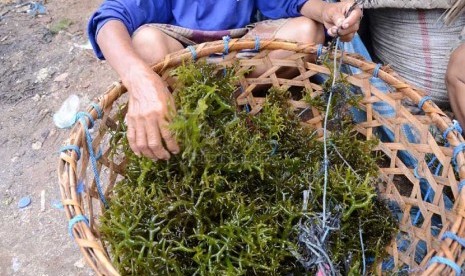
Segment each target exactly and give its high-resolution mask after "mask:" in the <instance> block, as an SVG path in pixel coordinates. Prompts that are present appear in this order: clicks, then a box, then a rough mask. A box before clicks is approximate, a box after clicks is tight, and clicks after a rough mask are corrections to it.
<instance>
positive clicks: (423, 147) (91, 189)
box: [58, 39, 465, 275]
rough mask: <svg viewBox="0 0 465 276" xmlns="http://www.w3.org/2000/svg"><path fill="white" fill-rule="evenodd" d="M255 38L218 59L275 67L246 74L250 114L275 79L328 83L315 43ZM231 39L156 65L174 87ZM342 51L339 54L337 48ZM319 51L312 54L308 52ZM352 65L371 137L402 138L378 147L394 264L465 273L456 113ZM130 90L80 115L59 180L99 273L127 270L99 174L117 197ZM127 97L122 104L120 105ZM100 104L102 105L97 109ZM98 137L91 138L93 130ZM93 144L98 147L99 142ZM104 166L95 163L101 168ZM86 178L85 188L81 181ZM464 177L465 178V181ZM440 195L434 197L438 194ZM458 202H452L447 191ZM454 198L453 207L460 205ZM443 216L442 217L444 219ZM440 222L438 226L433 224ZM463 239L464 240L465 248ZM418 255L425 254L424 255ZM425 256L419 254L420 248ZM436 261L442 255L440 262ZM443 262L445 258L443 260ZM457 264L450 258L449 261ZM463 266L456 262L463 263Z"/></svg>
mask: <svg viewBox="0 0 465 276" xmlns="http://www.w3.org/2000/svg"><path fill="white" fill-rule="evenodd" d="M256 46H257V45H256V41H253V40H236V39H232V40H230V41H229V44H228V48H229V54H228V55H226V56H224V58H223V59H221V61H220V62H219V65H231V64H233V63H237V62H238V64H239V68H240V70H249V69H250V68H252V67H255V66H263V65H264V66H266V68H267V69H266V71H265V72H264V73H263V74H262V75H261V76H259V77H255V78H252V77H247V76H245V77H240V83H239V84H238V86H241V87H242V90H243V93H241V94H240V96H239V97H238V98H237V102H238V104H239V105H245V104H248V105H249V106H250V107H251V112H252V113H253V112H258V111H259V110H260V108H261V105H262V104H263V102H264V99H263V98H260V97H259V96H254V94H253V93H252V92H253V91H254V88H255V87H257V86H258V85H272V86H275V87H280V88H291V87H298V88H301V89H306V90H307V91H310V93H311V94H312V96H316V95H318V94H321V93H322V90H323V89H322V87H321V86H320V85H318V84H316V83H312V82H311V81H310V79H311V77H312V76H314V75H316V74H324V75H329V74H330V70H329V69H328V68H327V67H325V66H323V65H320V64H319V63H317V62H316V61H314V62H309V61H308V60H315V57H316V55H317V53H319V51H318V50H321V48H320V49H318V48H317V47H316V46H314V45H308V44H306V45H304V44H297V43H292V42H285V41H261V43H260V45H259V46H260V47H259V52H258V53H257V54H256V55H255V56H253V57H240V54H239V53H240V52H241V51H242V50H245V49H254V48H256ZM224 47H225V44H224V42H223V41H217V42H210V43H205V44H200V45H198V46H196V47H195V48H190V49H184V50H182V51H179V52H177V53H174V54H171V55H168V56H166V58H165V59H164V60H163V61H162V62H160V63H158V64H156V65H154V66H153V70H154V71H155V72H157V73H158V74H159V75H160V76H162V78H163V79H164V80H165V81H166V82H167V84H168V85H169V86H170V87H172V85H173V84H174V83H175V81H176V80H175V79H173V78H172V77H171V76H170V71H171V70H172V69H173V68H175V67H177V66H178V65H180V64H181V63H182V62H184V61H187V60H191V59H192V58H193V53H194V56H196V58H197V59H199V60H200V59H206V58H208V57H209V56H210V55H212V54H214V53H222V52H223V51H224V50H225V49H224ZM273 50H288V51H291V52H293V54H292V55H290V56H289V57H288V58H285V59H273V58H270V57H269V56H268V53H269V52H270V51H273ZM336 55H338V56H340V55H341V54H340V53H336ZM309 57H310V59H309ZM341 60H342V62H343V63H344V64H347V65H350V66H353V67H356V68H359V69H360V70H361V71H362V73H361V74H357V75H353V76H346V77H347V81H349V82H350V83H351V84H352V85H353V86H355V87H358V88H360V91H362V94H363V101H362V104H361V107H360V108H361V109H363V110H364V111H365V112H366V115H367V116H366V117H367V118H366V121H365V122H362V123H358V124H357V126H356V129H357V131H358V132H360V133H361V134H362V135H363V136H364V137H366V139H372V138H373V136H374V133H376V129H377V128H378V127H380V126H383V127H384V128H387V129H389V130H390V131H391V132H392V133H393V135H394V140H393V141H392V142H382V143H380V144H379V146H378V147H377V149H376V150H377V151H380V152H382V154H384V156H386V157H387V158H388V160H389V162H383V163H384V164H380V175H381V179H382V181H380V184H379V187H378V189H379V191H380V193H381V196H382V197H383V198H384V199H387V200H389V201H391V202H394V203H395V204H397V205H398V206H399V208H400V211H401V216H400V218H401V219H400V224H399V232H400V233H402V235H403V236H405V237H407V238H406V241H405V240H404V241H402V243H403V245H400V243H401V242H400V241H399V239H398V238H396V237H394V238H393V240H392V242H391V244H390V245H389V246H388V247H387V248H386V250H387V252H388V253H389V255H390V256H391V260H392V261H393V264H394V268H395V269H397V271H400V269H402V268H403V267H406V266H408V272H409V273H413V274H423V275H451V274H453V273H454V271H455V272H458V270H457V268H459V269H460V267H461V266H462V264H463V263H464V261H465V253H464V251H463V249H462V246H463V245H465V244H463V241H462V240H461V238H460V237H462V236H464V235H465V208H464V204H465V192H464V191H461V189H460V188H459V186H460V185H459V183H460V181H463V180H464V179H465V167H464V166H463V165H464V164H465V156H464V154H463V153H462V150H463V148H461V145H462V143H464V142H465V141H464V139H463V138H462V136H461V135H460V134H459V133H458V132H457V131H456V130H455V129H454V128H453V123H452V122H451V120H450V119H449V118H448V117H447V116H446V115H445V114H444V113H443V112H442V111H441V110H440V109H439V108H438V107H437V106H436V105H435V104H434V103H433V102H432V101H430V100H427V101H425V100H424V97H423V95H422V92H421V91H419V90H417V89H415V88H412V87H411V86H410V85H409V84H407V83H406V82H405V81H403V80H401V79H400V78H399V77H397V76H396V74H395V73H394V72H392V70H390V69H389V68H388V67H382V68H381V70H379V72H378V77H379V78H380V79H382V80H383V81H384V82H386V83H387V84H389V85H390V86H391V88H392V91H391V92H390V93H387V94H386V93H383V92H381V91H380V90H378V89H376V88H375V87H374V86H373V85H372V84H371V83H370V78H371V77H372V75H373V71H375V70H376V71H377V70H378V69H379V67H378V68H377V65H376V64H374V63H371V62H367V61H365V60H364V59H363V58H361V57H360V56H357V55H354V54H343V55H342V59H341ZM284 67H285V68H295V69H296V71H298V75H297V76H294V77H292V78H282V77H280V76H279V74H277V71H278V70H279V69H281V68H284ZM125 92H126V88H125V87H124V86H123V85H122V84H121V82H117V83H114V84H113V85H112V86H111V87H110V88H109V89H108V91H107V92H106V93H105V94H103V95H102V96H100V97H99V98H98V99H97V101H96V103H95V104H94V106H91V107H89V109H88V110H87V112H88V114H89V115H90V117H86V116H84V117H82V118H81V120H80V122H81V123H78V124H76V125H75V126H74V128H72V130H71V133H70V136H69V139H67V141H66V142H65V145H66V146H65V148H63V149H62V151H61V153H60V159H59V168H58V174H59V185H60V190H61V195H62V202H63V205H64V206H65V212H66V216H67V218H68V220H69V231H70V234H71V235H72V237H73V238H74V240H75V242H76V243H77V245H78V247H79V249H80V250H81V252H82V254H83V255H84V257H85V260H86V261H87V264H88V265H89V266H91V267H92V268H93V269H94V270H95V271H96V272H97V274H98V275H118V272H117V271H116V270H115V268H114V267H113V265H112V259H111V253H109V250H107V248H106V245H105V242H104V241H102V240H101V238H100V234H99V214H101V213H102V212H104V210H105V208H104V207H103V204H102V202H101V200H100V199H99V190H98V189H97V186H98V185H96V178H95V177H94V174H95V173H96V172H98V174H99V175H100V176H99V179H100V181H99V182H101V185H102V187H103V188H102V189H101V191H100V192H101V193H102V194H104V196H105V197H106V198H107V200H108V198H111V194H112V188H113V187H114V185H115V184H117V182H118V179H120V178H121V177H122V175H124V171H125V160H124V158H123V157H118V156H113V155H111V154H110V147H109V144H108V136H109V135H110V134H109V133H110V132H111V129H113V128H115V126H116V120H115V118H114V114H115V113H116V111H115V110H116V109H118V108H116V106H117V105H119V104H122V103H124V102H125V100H124V95H123V94H124V93H125ZM405 99H409V100H410V101H413V102H414V103H417V104H418V103H421V105H422V109H423V111H424V114H422V115H414V114H412V113H411V112H409V111H408V110H407V109H406V108H405V107H403V105H402V104H401V103H402V101H403V100H405ZM117 102H118V103H117ZM381 102H385V103H388V104H389V105H390V106H392V107H393V108H394V109H395V116H392V117H383V116H382V115H380V114H378V113H377V112H376V111H375V108H374V106H375V105H376V104H377V103H378V104H379V103H381ZM291 104H292V106H293V108H295V109H297V110H298V109H305V108H307V109H308V110H310V111H311V113H312V114H311V115H312V116H310V117H311V119H309V120H307V121H306V122H304V123H305V124H307V125H308V126H309V127H312V128H315V129H321V128H322V120H323V118H324V114H322V113H320V112H319V111H318V110H317V109H316V108H312V107H309V106H307V104H306V103H304V102H303V101H297V100H295V101H291ZM96 105H98V106H97V107H96ZM99 109H101V110H102V111H103V117H102V118H101V119H98V118H97V117H98V116H99V115H102V114H98V113H99V112H98V110H99ZM94 120H95V127H94V128H95V129H96V130H95V131H94V133H93V134H91V133H90V132H89V131H88V129H89V128H91V127H92V125H93V121H94ZM405 125H409V126H411V127H413V128H414V129H415V131H416V132H417V134H418V135H419V140H418V141H417V142H416V143H411V142H410V141H409V140H408V139H407V138H406V137H405V134H404V132H403V131H402V127H403V126H405ZM433 128H434V129H438V130H439V131H441V132H445V131H446V135H445V136H446V137H445V138H446V140H447V143H448V146H444V141H443V143H438V142H437V141H436V140H437V139H435V135H434V133H433V132H432V131H431V129H433ZM90 135H92V136H94V137H93V139H91V140H90V142H91V143H89V139H88V138H89V136H90ZM89 144H91V145H92V148H90V147H89V146H90V145H89ZM100 147H102V148H103V150H102V154H101V157H100V158H99V159H98V163H96V164H92V163H93V160H92V158H90V157H92V156H93V155H95V154H96V153H97V152H98V149H99V148H100ZM405 151H407V152H408V153H409V154H410V155H411V156H413V157H414V158H415V159H416V160H417V161H418V166H417V167H416V168H412V166H409V165H407V164H405V162H404V161H403V159H402V158H401V157H399V156H400V155H399V153H400V152H405ZM431 156H434V157H435V158H436V159H437V162H439V163H440V164H441V165H442V170H441V172H440V173H439V174H435V173H433V172H432V171H431V170H430V169H429V168H428V165H427V160H428V158H431ZM93 166H95V170H94V167H93ZM418 174H420V175H421V177H422V178H424V179H426V180H427V181H428V182H429V184H430V186H431V188H432V190H433V193H430V195H429V196H426V197H425V195H424V194H423V195H422V191H421V185H420V180H419V179H418V177H416V176H418ZM83 182H84V183H86V185H85V188H83V186H82V183H83ZM464 183H465V182H464ZM431 195H432V196H431ZM446 197H447V199H448V200H449V201H450V202H451V204H452V205H453V206H446V205H447V204H445V198H446ZM451 204H449V205H451ZM412 210H416V216H418V214H419V213H420V214H421V215H420V216H421V218H422V219H421V221H422V223H420V224H418V223H413V222H412V221H413V217H414V216H415V212H412ZM438 220H440V223H439V224H438V223H437V221H438ZM432 227H434V228H436V229H435V231H432V230H431V229H432ZM419 244H422V245H424V248H425V250H426V252H424V253H423V254H421V256H420V257H421V258H420V259H418V257H415V254H416V251H417V250H418V245H419ZM461 244H462V245H461ZM417 253H418V252H417ZM417 255H418V254H417ZM432 260H433V261H432ZM438 260H439V261H438ZM445 262H451V263H452V266H451V265H447V264H444V263H445ZM454 266H455V267H454ZM376 271H377V273H378V274H382V273H383V270H382V264H378V265H377V266H376Z"/></svg>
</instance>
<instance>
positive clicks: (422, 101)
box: [418, 96, 431, 109]
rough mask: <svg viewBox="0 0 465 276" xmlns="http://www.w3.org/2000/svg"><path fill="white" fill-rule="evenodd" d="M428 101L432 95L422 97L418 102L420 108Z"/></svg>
mask: <svg viewBox="0 0 465 276" xmlns="http://www.w3.org/2000/svg"><path fill="white" fill-rule="evenodd" d="M426 101H431V97H430V96H426V97H423V98H421V100H420V101H419V102H418V108H419V109H423V105H425V103H426Z"/></svg>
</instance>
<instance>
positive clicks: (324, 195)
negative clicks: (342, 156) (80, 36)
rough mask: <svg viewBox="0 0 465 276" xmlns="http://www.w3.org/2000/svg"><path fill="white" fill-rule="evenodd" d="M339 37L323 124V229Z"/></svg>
mask: <svg viewBox="0 0 465 276" xmlns="http://www.w3.org/2000/svg"><path fill="white" fill-rule="evenodd" d="M339 40H340V39H339V37H338V38H337V39H336V45H335V46H334V57H333V58H334V60H333V64H334V69H333V82H332V84H331V89H330V91H329V97H328V104H327V105H326V112H325V120H324V124H323V151H324V160H323V166H324V172H325V175H324V185H323V229H324V228H326V190H327V188H328V163H329V160H328V148H327V141H326V140H327V131H328V130H327V124H328V114H329V109H330V107H331V99H332V97H333V90H334V86H335V85H336V78H337V74H339V70H338V66H337V49H338V48H339Z"/></svg>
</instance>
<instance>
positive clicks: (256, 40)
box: [254, 35, 260, 52]
mask: <svg viewBox="0 0 465 276" xmlns="http://www.w3.org/2000/svg"><path fill="white" fill-rule="evenodd" d="M254 51H255V52H260V37H259V36H258V35H256V36H255V48H254Z"/></svg>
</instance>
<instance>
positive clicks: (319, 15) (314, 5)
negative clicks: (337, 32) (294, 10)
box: [300, 0, 328, 23]
mask: <svg viewBox="0 0 465 276" xmlns="http://www.w3.org/2000/svg"><path fill="white" fill-rule="evenodd" d="M326 5H328V3H326V2H324V1H322V0H308V1H307V2H306V3H305V4H304V5H303V6H302V8H301V9H300V13H301V14H302V15H303V16H305V17H307V18H310V19H313V20H315V21H317V22H320V23H323V10H324V9H325V6H326Z"/></svg>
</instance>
